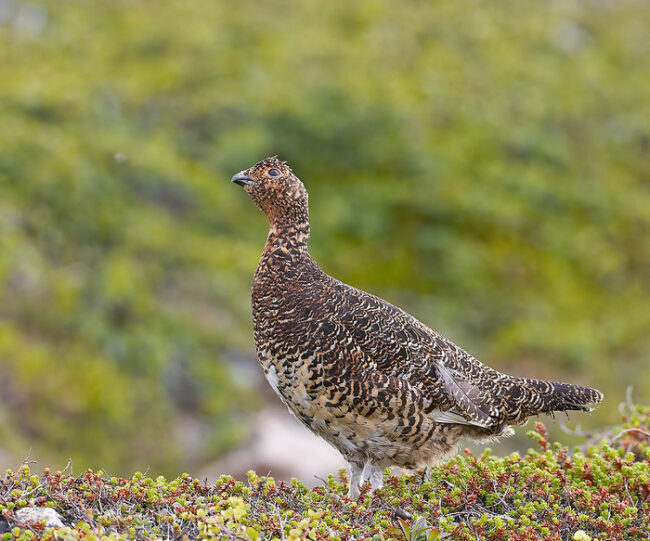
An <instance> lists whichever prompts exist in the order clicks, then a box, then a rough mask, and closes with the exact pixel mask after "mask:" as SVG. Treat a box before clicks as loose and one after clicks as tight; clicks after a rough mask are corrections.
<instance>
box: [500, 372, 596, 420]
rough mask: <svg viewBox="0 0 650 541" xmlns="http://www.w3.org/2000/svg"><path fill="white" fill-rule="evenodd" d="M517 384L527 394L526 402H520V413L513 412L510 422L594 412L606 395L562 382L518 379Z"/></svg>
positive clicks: (588, 388)
mask: <svg viewBox="0 0 650 541" xmlns="http://www.w3.org/2000/svg"><path fill="white" fill-rule="evenodd" d="M516 380H517V383H519V385H520V386H521V387H522V388H523V389H525V390H526V391H527V392H525V394H526V400H525V401H523V403H522V402H520V408H518V409H519V411H518V412H516V413H515V412H513V414H514V415H513V417H515V418H513V419H512V420H510V421H509V422H512V423H516V422H517V421H520V422H521V421H523V420H524V419H525V418H527V417H529V416H531V415H537V414H539V413H551V412H553V411H570V410H578V411H592V410H593V409H594V407H595V406H596V405H597V404H598V403H600V402H601V401H602V400H603V398H604V395H603V393H601V392H600V391H598V390H597V389H591V388H590V387H582V386H581V385H573V384H572V383H564V382H560V381H544V380H540V379H527V378H516Z"/></svg>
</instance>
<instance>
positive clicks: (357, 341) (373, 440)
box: [232, 157, 603, 498]
mask: <svg viewBox="0 0 650 541" xmlns="http://www.w3.org/2000/svg"><path fill="white" fill-rule="evenodd" d="M232 182H235V183H237V184H239V185H241V186H243V187H244V189H245V190H246V191H247V192H248V194H249V195H250V196H251V198H252V199H253V201H254V202H255V204H256V205H257V206H258V207H259V208H260V209H261V210H262V211H264V212H265V213H266V215H267V216H268V218H269V222H270V230H269V234H268V238H267V240H266V245H265V246H264V251H263V253H262V257H261V259H260V262H259V265H258V267H257V271H256V272H255V277H254V279H253V290H252V304H253V322H254V331H255V345H256V347H257V354H258V357H259V360H260V363H261V364H262V368H263V369H264V374H265V375H266V379H267V380H268V382H269V383H270V384H271V386H272V387H273V389H274V390H275V392H276V393H277V394H278V395H279V396H280V398H281V399H282V401H283V402H284V403H285V404H286V406H287V407H288V408H289V410H290V411H291V412H292V413H293V414H294V415H295V416H296V417H297V418H298V419H299V420H300V421H301V422H302V423H304V424H305V425H306V426H307V427H308V428H310V429H311V430H312V431H313V432H315V433H316V434H318V435H319V436H321V437H323V438H324V439H325V440H327V441H328V442H329V443H330V444H332V445H333V446H334V447H336V448H337V449H338V450H339V451H340V452H341V453H342V454H343V456H344V457H345V459H346V460H347V461H348V463H349V466H350V487H349V494H348V495H349V496H350V497H353V498H356V497H357V496H358V495H359V490H360V487H361V486H362V485H363V484H364V483H365V482H366V481H370V484H371V486H372V487H373V488H378V487H380V486H381V484H382V472H383V469H384V468H385V467H386V466H391V465H396V466H401V467H404V468H409V469H413V468H416V467H420V466H427V465H430V464H433V463H435V462H439V461H441V460H443V459H445V458H447V457H449V456H451V455H453V454H454V453H455V451H456V448H457V446H458V444H459V441H460V440H461V439H462V438H463V437H467V438H471V439H473V440H475V441H479V442H480V441H488V440H490V439H493V438H495V437H498V436H507V435H510V434H512V433H513V430H512V428H511V427H510V425H513V424H520V423H522V422H523V421H525V420H526V418H527V417H529V416H531V415H536V414H538V413H542V412H552V411H565V410H583V411H590V410H591V408H590V406H591V405H595V404H597V403H598V402H600V401H601V400H602V399H603V395H602V393H600V392H599V391H597V390H595V389H590V388H587V387H580V386H577V385H571V384H569V383H556V382H548V381H541V380H534V379H525V378H517V377H512V376H508V375H505V374H501V373H499V372H497V371H496V370H493V369H491V368H489V367H488V366H485V365H484V364H482V363H480V362H479V361H478V360H476V359H475V358H474V357H472V356H471V355H470V354H469V353H467V352H465V351H463V350H462V349H461V348H459V347H458V346H457V345H455V344H454V343H452V342H450V341H449V340H447V339H446V338H444V337H442V336H441V335H440V334H438V333H437V332H435V331H433V330H431V329H430V328H429V327H427V326H426V325H424V324H423V323H420V322H419V321H418V320H417V319H415V318H414V317H412V316H411V315H409V314H407V313H406V312H404V311H403V310H401V309H399V308H397V307H396V306H393V305H392V304H390V303H388V302H386V301H385V300H382V299H380V298H378V297H376V296H374V295H371V294H369V293H366V292H364V291H360V290H359V289H355V288H354V287H350V286H348V285H346V284H344V283H342V282H339V281H338V280H336V279H334V278H332V277H331V276H328V275H327V274H325V272H323V271H322V270H321V269H320V268H319V266H318V265H317V264H316V262H315V261H314V260H313V259H312V258H311V256H310V255H309V252H308V251H307V239H308V238H309V214H308V207H307V191H306V190H305V187H304V185H303V183H302V182H301V181H300V180H299V179H298V178H297V177H296V176H295V175H294V174H293V173H292V171H291V169H290V168H289V167H288V166H287V164H286V163H285V162H282V161H280V160H278V159H277V158H275V157H274V158H267V159H265V160H263V161H261V162H259V163H257V164H256V165H254V166H252V167H251V168H250V169H247V170H245V171H242V172H240V173H237V174H236V175H235V176H234V177H232Z"/></svg>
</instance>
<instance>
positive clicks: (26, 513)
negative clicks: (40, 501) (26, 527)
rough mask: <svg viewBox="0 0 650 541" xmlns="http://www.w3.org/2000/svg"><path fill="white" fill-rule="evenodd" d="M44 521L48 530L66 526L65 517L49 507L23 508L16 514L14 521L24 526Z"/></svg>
mask: <svg viewBox="0 0 650 541" xmlns="http://www.w3.org/2000/svg"><path fill="white" fill-rule="evenodd" d="M43 520H44V521H45V526H46V527H48V528H62V527H63V526H65V524H63V517H62V516H61V515H59V514H58V513H57V512H56V511H55V510H54V509H50V508H49V507H23V508H22V509H19V510H18V511H16V512H15V513H14V521H15V522H22V523H23V524H25V523H28V522H41V521H43Z"/></svg>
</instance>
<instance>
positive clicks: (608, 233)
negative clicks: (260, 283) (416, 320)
mask: <svg viewBox="0 0 650 541" xmlns="http://www.w3.org/2000/svg"><path fill="white" fill-rule="evenodd" d="M0 3H1V4H2V6H3V7H2V15H1V17H0V80H1V81H2V84H1V85H0V118H1V120H2V122H0V442H1V443H0V445H1V446H2V447H3V448H4V449H6V450H9V451H10V452H11V453H12V454H13V455H14V456H20V457H24V456H26V455H27V453H28V450H29V449H31V450H32V456H33V457H36V458H38V459H39V460H40V461H41V462H44V463H49V464H54V463H57V464H60V465H61V467H62V466H63V464H65V461H66V460H67V458H68V457H72V459H73V461H74V464H75V467H77V468H85V467H92V468H94V469H98V468H104V469H106V470H108V471H112V472H113V473H115V474H122V475H125V474H126V472H129V471H134V470H136V469H145V468H146V467H147V466H150V467H151V472H152V473H153V474H155V475H157V474H158V473H164V474H166V475H171V476H174V475H176V473H174V472H178V471H182V469H189V470H190V471H194V470H193V469H196V468H198V467H199V466H200V465H202V464H204V463H206V462H207V461H209V460H210V459H212V458H214V457H216V456H218V455H219V454H220V453H222V452H224V451H225V450H227V449H229V448H231V447H232V446H233V445H235V444H236V443H237V442H239V441H241V439H242V438H243V437H245V429H244V428H243V427H245V426H246V422H245V419H246V415H247V413H248V412H250V411H251V410H253V409H255V408H257V407H260V399H259V398H257V397H256V396H254V394H253V393H252V392H250V389H248V388H247V387H246V385H245V382H244V381H242V378H241V377H240V378H237V377H236V375H237V374H236V371H235V370H236V369H237V367H238V359H241V357H242V356H249V357H252V356H253V355H254V354H253V350H252V338H251V332H250V322H249V317H250V315H249V300H248V295H249V288H250V280H251V276H252V272H253V269H254V267H255V265H256V261H257V257H258V254H259V252H260V251H261V247H262V243H263V240H264V236H265V222H264V218H263V217H262V216H261V215H260V214H259V213H258V212H257V211H256V209H254V207H253V205H252V204H251V203H250V201H248V199H247V198H246V196H245V195H244V194H243V193H242V192H241V191H240V190H238V189H237V188H236V187H233V186H231V185H230V183H229V182H228V180H229V178H230V177H231V175H232V174H233V173H234V172H237V171H239V170H241V169H243V168H245V167H248V166H249V165H251V164H252V163H254V162H255V161H257V160H258V159H260V158H262V157H265V156H267V155H270V154H279V155H280V156H281V157H282V158H284V159H287V160H289V161H290V163H291V164H292V165H293V167H294V170H295V171H296V173H297V174H298V175H299V176H300V177H301V178H302V179H303V180H304V181H305V183H306V185H307V187H308V188H309V190H310V194H311V204H312V209H311V210H312V212H311V214H312V222H313V236H312V252H313V254H314V255H315V257H316V259H317V260H318V261H320V262H321V263H322V265H323V267H324V268H325V269H326V270H327V271H329V272H330V273H332V274H334V275H336V276H337V277H339V278H341V279H343V280H345V281H347V282H348V283H351V284H353V285H355V286H358V287H362V288H364V289H367V290H370V291H372V292H374V293H377V294H380V295H382V296H383V297H385V298H388V299H389V300H391V301H393V302H394V303H396V304H399V305H401V306H403V307H405V308H407V309H408V310H409V311H411V312H412V313H414V314H415V315H417V316H418V317H420V319H422V320H423V321H425V322H427V323H428V324H430V325H431V326H433V327H435V328H437V329H439V330H440V331H442V332H443V333H444V334H446V335H448V336H449V337H450V338H452V339H454V340H455V341H457V342H458V343H459V344H461V345H463V346H465V347H466V348H467V349H469V350H470V351H471V352H473V353H475V354H476V355H477V356H479V357H480V358H481V359H482V360H484V361H485V362H487V363H488V364H491V365H493V366H495V367H497V368H500V369H502V370H505V371H510V372H512V373H516V374H518V375H526V376H539V377H548V378H553V379H560V378H564V379H568V380H570V381H574V382H580V383H584V384H591V385H594V386H597V387H599V388H601V389H602V390H604V391H605V393H606V394H607V400H606V402H605V404H604V405H603V406H602V407H601V408H600V409H599V410H597V412H596V413H595V415H594V417H593V418H592V420H591V421H590V422H592V423H593V424H596V423H600V424H603V423H611V422H613V421H614V420H613V419H612V418H611V416H612V415H613V412H614V410H615V408H613V407H612V405H613V404H616V403H617V402H618V401H619V400H620V399H621V398H622V395H623V393H624V389H625V387H626V386H627V385H628V384H630V383H633V384H634V385H635V386H636V389H637V392H638V393H639V394H640V396H638V397H637V398H638V399H639V400H641V401H646V402H647V401H648V400H650V396H648V395H647V392H648V391H647V389H649V388H650V371H648V370H647V363H648V359H650V333H649V332H648V329H649V328H650V310H648V309H647V307H648V306H650V281H649V280H648V276H649V275H650V234H649V233H650V190H649V189H648V178H649V177H650V160H648V147H649V142H650V123H649V122H648V118H650V79H649V78H648V73H650V38H648V36H650V29H649V28H648V26H649V23H648V22H649V21H650V4H648V3H647V2H638V1H634V0H623V1H619V2H586V1H575V2H564V1H553V2H520V1H515V0H512V1H503V2H479V1H476V0H474V1H470V0H461V1H455V2H435V3H421V2H414V1H406V2H400V3H395V2H389V1H388V0H364V1H361V2H353V3H350V2H344V1H342V0H341V1H330V2H318V3H312V2H297V1H289V0H287V1H285V0H278V1H271V2H253V1H252V0H242V1H240V2H236V3H232V2H226V1H214V2H201V1H199V0H184V1H183V2H176V1H171V0H162V1H158V2H148V1H144V0H128V1H127V0H111V1H110V2H102V1H87V0H66V1H60V2H52V1H46V0H31V1H30V2H29V3H27V2H24V1H21V0H16V1H15V2H0ZM189 421H191V422H189ZM189 426H191V427H194V428H193V430H195V432H194V433H193V438H192V440H193V441H194V440H196V441H200V442H201V444H200V446H199V447H198V448H197V447H193V448H191V449H189V448H188V447H187V443H188V441H189V439H190V438H189V437H188V435H187V432H186V430H187V427H189ZM599 452H600V451H599ZM554 456H555V455H554ZM598 456H600V455H598ZM602 456H609V455H607V454H606V453H605V454H603V455H602ZM619 459H620V460H624V458H622V457H619ZM490 460H491V459H490ZM524 460H525V461H526V460H548V461H552V460H554V459H553V458H552V457H551V458H548V459H546V458H543V457H538V458H535V459H532V458H525V459H524ZM603 460H605V461H609V460H610V459H609V458H603ZM611 460H614V459H613V458H612V459H611ZM617 460H618V459H617ZM479 462H480V463H481V464H482V463H484V461H479ZM487 463H489V464H491V463H490V462H489V461H488V462H487ZM466 464H467V467H468V468H474V466H473V465H471V464H470V463H469V462H468V463H466ZM499 464H500V465H499V467H502V466H501V465H503V467H504V468H505V467H507V462H499ZM450 467H452V466H450ZM458 467H460V465H458ZM476 467H478V466H476ZM637 467H639V466H637ZM182 482H183V481H179V483H182ZM399 482H400V483H401V482H407V481H399ZM264 483H266V482H264ZM226 485H227V483H225V482H224V484H223V486H226ZM107 486H109V485H107ZM228 490H230V489H228ZM291 490H294V491H298V489H297V488H293V489H291ZM337 490H338V489H337V488H336V489H335V492H336V491H337ZM418 490H419V489H418ZM226 493H227V494H228V497H230V496H233V497H237V496H238V495H240V496H241V495H244V493H243V488H241V489H239V488H238V489H236V490H235V489H232V491H231V492H228V491H226ZM240 493H241V494H240ZM449 505H451V504H449ZM576 527H577V526H576Z"/></svg>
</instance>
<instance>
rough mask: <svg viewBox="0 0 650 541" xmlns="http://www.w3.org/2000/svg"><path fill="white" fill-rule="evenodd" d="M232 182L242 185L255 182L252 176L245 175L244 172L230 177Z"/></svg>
mask: <svg viewBox="0 0 650 541" xmlns="http://www.w3.org/2000/svg"><path fill="white" fill-rule="evenodd" d="M230 182H234V183H235V184H239V185H240V186H247V185H248V184H253V182H255V181H254V180H253V179H252V178H251V177H249V176H248V175H245V174H244V173H237V174H236V175H235V176H234V177H232V178H231V179H230Z"/></svg>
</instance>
